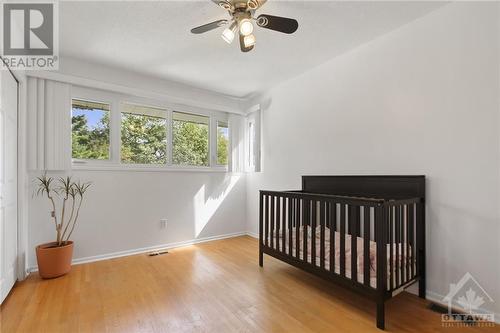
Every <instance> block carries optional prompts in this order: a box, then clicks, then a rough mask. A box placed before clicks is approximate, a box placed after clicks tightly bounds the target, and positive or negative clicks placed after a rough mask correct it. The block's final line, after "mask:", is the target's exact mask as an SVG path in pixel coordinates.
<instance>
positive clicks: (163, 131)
mask: <svg viewBox="0 0 500 333" xmlns="http://www.w3.org/2000/svg"><path fill="white" fill-rule="evenodd" d="M120 155H121V161H122V162H123V163H136V164H166V163H167V114H166V111H165V110H162V109H157V108H151V107H145V106H139V105H133V104H124V105H123V109H122V114H121V154H120Z"/></svg>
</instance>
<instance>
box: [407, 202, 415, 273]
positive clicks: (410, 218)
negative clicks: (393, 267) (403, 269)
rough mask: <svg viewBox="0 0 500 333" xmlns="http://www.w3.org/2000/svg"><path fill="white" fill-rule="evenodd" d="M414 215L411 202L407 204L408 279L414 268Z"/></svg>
mask: <svg viewBox="0 0 500 333" xmlns="http://www.w3.org/2000/svg"><path fill="white" fill-rule="evenodd" d="M413 217H414V215H413V204H409V205H408V250H409V253H408V267H409V269H408V271H409V273H410V279H411V278H413V275H414V273H415V272H414V268H413V251H414V250H415V246H414V242H413V235H414V232H413V231H414V229H413V221H414V218H413Z"/></svg>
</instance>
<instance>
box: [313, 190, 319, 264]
mask: <svg viewBox="0 0 500 333" xmlns="http://www.w3.org/2000/svg"><path fill="white" fill-rule="evenodd" d="M317 211H318V202H317V201H315V200H312V201H311V264H313V266H316V222H317V221H316V216H317Z"/></svg>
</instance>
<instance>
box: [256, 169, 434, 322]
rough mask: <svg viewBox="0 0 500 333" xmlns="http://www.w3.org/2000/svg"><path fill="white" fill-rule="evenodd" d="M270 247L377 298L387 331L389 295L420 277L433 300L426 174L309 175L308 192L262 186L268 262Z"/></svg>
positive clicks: (263, 246)
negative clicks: (428, 282) (429, 275)
mask: <svg viewBox="0 0 500 333" xmlns="http://www.w3.org/2000/svg"><path fill="white" fill-rule="evenodd" d="M264 253H265V254H268V255H270V256H272V257H275V258H277V259H279V260H282V261H284V262H286V263H288V264H290V265H293V266H296V267H298V268H301V269H303V270H305V271H307V272H309V273H312V274H314V275H317V276H320V277H322V278H324V279H326V280H329V281H332V282H335V283H337V284H339V285H341V286H343V287H345V288H348V289H351V290H353V291H356V292H358V293H360V294H362V295H364V296H366V297H368V298H370V299H372V300H373V301H375V302H376V304H377V327H378V328H380V329H384V317H385V315H384V303H385V301H386V300H387V299H389V298H391V297H393V296H395V295H397V294H398V293H400V292H401V291H402V290H404V289H405V288H407V287H408V286H410V285H411V284H413V283H415V282H416V281H418V282H419V296H420V297H422V298H425V176H303V177H302V190H300V191H260V213H259V264H260V266H263V255H264ZM366 259H368V260H366Z"/></svg>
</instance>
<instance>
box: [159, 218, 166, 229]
mask: <svg viewBox="0 0 500 333" xmlns="http://www.w3.org/2000/svg"><path fill="white" fill-rule="evenodd" d="M160 227H161V228H162V229H165V228H166V227H167V220H166V219H161V220H160Z"/></svg>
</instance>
